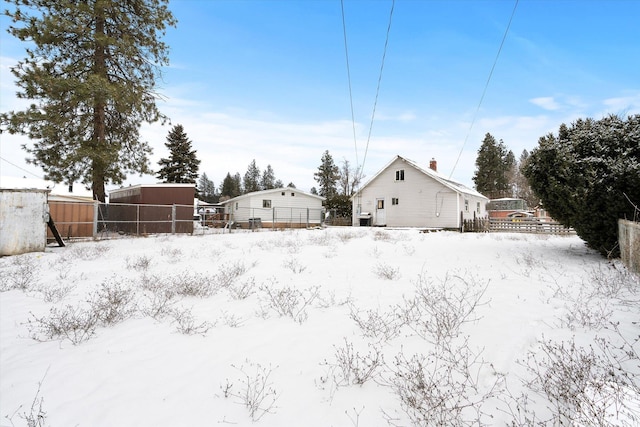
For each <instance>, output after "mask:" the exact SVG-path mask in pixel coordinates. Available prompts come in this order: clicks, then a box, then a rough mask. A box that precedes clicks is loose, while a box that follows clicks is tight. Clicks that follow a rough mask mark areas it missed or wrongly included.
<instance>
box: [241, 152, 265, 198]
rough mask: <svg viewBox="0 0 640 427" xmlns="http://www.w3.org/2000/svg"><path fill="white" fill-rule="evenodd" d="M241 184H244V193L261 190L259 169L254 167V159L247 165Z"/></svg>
mask: <svg viewBox="0 0 640 427" xmlns="http://www.w3.org/2000/svg"><path fill="white" fill-rule="evenodd" d="M242 182H243V183H244V191H245V193H252V192H254V191H260V190H261V188H260V169H259V168H258V166H257V165H256V159H253V160H252V161H251V163H249V167H247V172H246V173H245V174H244V179H243V181H242Z"/></svg>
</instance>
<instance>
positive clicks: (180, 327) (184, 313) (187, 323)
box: [170, 308, 214, 335]
mask: <svg viewBox="0 0 640 427" xmlns="http://www.w3.org/2000/svg"><path fill="white" fill-rule="evenodd" d="M170 313H171V317H173V323H175V325H176V330H177V331H178V332H180V333H181V334H185V335H195V334H199V335H206V333H207V332H208V331H209V329H211V328H212V327H213V326H214V325H213V324H212V323H210V322H207V321H206V320H205V321H203V322H198V321H197V320H196V318H195V317H194V316H193V313H192V311H191V309H190V308H179V309H173V310H171V311H170Z"/></svg>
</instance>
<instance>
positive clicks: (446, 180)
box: [352, 155, 489, 200]
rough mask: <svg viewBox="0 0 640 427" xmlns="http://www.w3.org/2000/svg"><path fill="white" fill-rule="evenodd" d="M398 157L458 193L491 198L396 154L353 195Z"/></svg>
mask: <svg viewBox="0 0 640 427" xmlns="http://www.w3.org/2000/svg"><path fill="white" fill-rule="evenodd" d="M398 159H400V160H402V161H403V162H404V163H406V164H407V165H409V166H411V167H412V168H414V169H416V170H417V171H419V172H422V173H423V174H425V175H426V176H428V177H429V178H432V179H434V180H435V181H437V182H439V183H440V184H442V185H444V186H445V187H447V188H449V189H451V190H453V191H455V192H456V193H462V194H468V195H470V196H475V197H482V198H484V199H487V200H489V198H488V197H486V196H484V195H483V194H480V193H479V192H477V191H476V190H474V189H472V188H469V187H467V186H466V185H464V184H461V183H459V182H457V181H454V180H452V179H449V178H447V177H445V176H443V175H441V174H439V173H438V172H436V171H434V170H433V169H431V168H427V169H423V168H421V167H420V166H418V164H417V163H416V162H414V161H413V160H409V159H405V158H404V157H402V156H399V155H396V156H395V157H394V158H393V159H392V160H391V161H390V162H389V163H387V165H386V166H385V167H383V168H382V169H380V171H378V173H376V174H375V175H374V176H373V177H372V178H371V179H370V180H369V181H367V182H366V183H365V184H364V185H363V186H362V187H360V189H359V190H358V191H357V192H356V193H355V194H354V195H353V196H352V198H353V197H355V196H356V195H357V194H358V193H359V192H361V191H362V190H363V189H364V188H366V187H367V186H368V185H369V184H371V183H372V182H373V181H374V180H375V179H376V178H377V177H378V176H379V175H380V174H381V173H382V172H384V171H385V170H387V169H388V168H389V167H391V165H392V164H393V163H394V162H395V161H396V160H398Z"/></svg>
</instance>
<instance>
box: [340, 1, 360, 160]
mask: <svg viewBox="0 0 640 427" xmlns="http://www.w3.org/2000/svg"><path fill="white" fill-rule="evenodd" d="M340 8H341V9H342V34H343V35H344V54H345V57H346V60H347V80H348V81H349V103H350V104H351V127H352V128H353V146H354V149H355V151H356V165H358V167H359V162H358V142H357V140H356V119H355V115H354V113H353V92H352V90H351V69H350V67H349V49H348V48H347V24H346V21H345V19H344V0H340Z"/></svg>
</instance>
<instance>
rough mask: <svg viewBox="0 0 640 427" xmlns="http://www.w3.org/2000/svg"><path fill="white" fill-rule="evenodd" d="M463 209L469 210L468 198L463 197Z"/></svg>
mask: <svg viewBox="0 0 640 427" xmlns="http://www.w3.org/2000/svg"><path fill="white" fill-rule="evenodd" d="M464 211H465V212H469V199H464Z"/></svg>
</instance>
